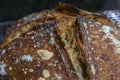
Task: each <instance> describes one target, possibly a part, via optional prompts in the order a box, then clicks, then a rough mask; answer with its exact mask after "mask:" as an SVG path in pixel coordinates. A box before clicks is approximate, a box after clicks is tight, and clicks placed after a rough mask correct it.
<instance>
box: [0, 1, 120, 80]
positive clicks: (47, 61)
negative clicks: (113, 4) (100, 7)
mask: <svg viewBox="0 0 120 80" xmlns="http://www.w3.org/2000/svg"><path fill="white" fill-rule="evenodd" d="M119 29H120V28H119V27H118V26H117V25H116V24H114V23H112V22H110V21H109V20H108V19H107V18H105V17H103V16H102V15H100V14H98V13H91V12H87V11H84V10H80V9H78V8H76V7H74V6H71V5H68V4H64V3H62V4H60V5H59V7H58V8H57V9H54V10H45V11H42V12H40V13H35V14H32V15H29V16H27V17H24V18H23V19H20V20H18V21H16V23H15V24H14V25H12V27H11V28H10V29H9V30H7V32H6V36H5V38H4V41H3V42H2V44H1V45H0V53H1V54H0V80H119V79H120V77H119V76H120V72H119V71H120V66H119V64H120V55H119V51H120V50H119V44H120V42H119V40H120V36H119V33H120V32H119Z"/></svg>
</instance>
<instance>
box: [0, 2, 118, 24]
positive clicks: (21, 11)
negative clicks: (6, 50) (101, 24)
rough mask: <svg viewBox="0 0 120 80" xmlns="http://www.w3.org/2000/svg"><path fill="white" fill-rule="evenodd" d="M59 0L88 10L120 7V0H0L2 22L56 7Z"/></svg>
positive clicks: (0, 18) (0, 19) (0, 20)
mask: <svg viewBox="0 0 120 80" xmlns="http://www.w3.org/2000/svg"><path fill="white" fill-rule="evenodd" d="M59 2H65V3H69V4H72V5H76V6H77V7H79V8H81V9H85V10H88V11H101V10H110V9H120V5H119V4H120V0H0V22H4V21H15V20H17V19H19V18H22V17H23V16H26V15H28V14H31V13H33V12H39V11H41V10H44V9H52V8H55V7H56V6H57V5H58V3H59Z"/></svg>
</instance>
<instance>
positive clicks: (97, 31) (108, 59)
mask: <svg viewBox="0 0 120 80" xmlns="http://www.w3.org/2000/svg"><path fill="white" fill-rule="evenodd" d="M77 22H78V24H79V28H80V34H81V35H82V36H81V37H82V41H81V44H80V45H81V48H82V49H83V51H84V53H85V58H86V61H87V64H88V72H89V75H90V80H101V79H102V80H119V79H120V72H119V71H120V70H119V69H120V51H119V47H120V45H119V44H120V36H119V34H120V32H119V31H120V28H119V27H116V26H111V25H110V24H104V23H102V22H97V21H96V22H92V21H89V20H87V19H83V18H78V20H77Z"/></svg>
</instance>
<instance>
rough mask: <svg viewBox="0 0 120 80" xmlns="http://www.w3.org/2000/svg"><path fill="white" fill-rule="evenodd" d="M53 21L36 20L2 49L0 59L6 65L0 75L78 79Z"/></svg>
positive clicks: (35, 79) (39, 78)
mask: <svg viewBox="0 0 120 80" xmlns="http://www.w3.org/2000/svg"><path fill="white" fill-rule="evenodd" d="M55 24H56V23H55V21H52V22H50V23H48V24H43V25H39V24H38V25H37V26H35V27H34V29H32V30H31V31H28V32H26V33H24V34H23V35H21V36H20V37H19V38H17V39H15V40H13V41H12V42H11V43H10V44H8V45H7V46H6V47H5V48H4V49H3V50H2V51H1V52H2V54H1V57H0V61H1V64H2V65H5V66H3V67H4V69H5V72H2V77H1V79H2V78H5V79H6V78H9V79H16V80H21V79H23V78H25V80H41V79H51V80H52V79H53V80H54V79H55V80H57V79H60V80H63V79H64V80H73V79H75V80H79V78H78V76H77V75H76V72H75V70H74V68H73V66H72V64H71V60H70V59H69V57H68V55H67V52H66V50H65V49H64V48H63V46H64V44H63V43H62V42H61V41H60V39H59V36H58V35H57V34H56V31H55V28H54V26H55ZM4 75H5V76H4Z"/></svg>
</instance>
